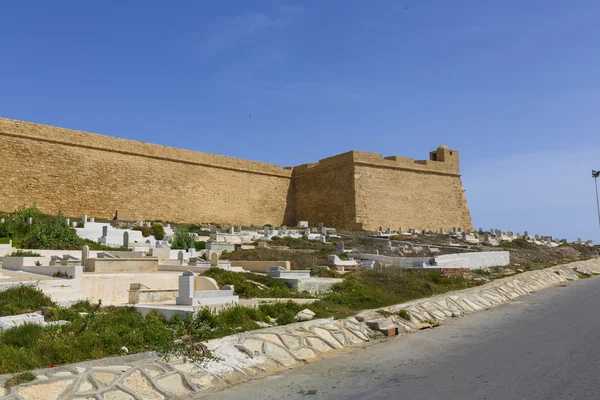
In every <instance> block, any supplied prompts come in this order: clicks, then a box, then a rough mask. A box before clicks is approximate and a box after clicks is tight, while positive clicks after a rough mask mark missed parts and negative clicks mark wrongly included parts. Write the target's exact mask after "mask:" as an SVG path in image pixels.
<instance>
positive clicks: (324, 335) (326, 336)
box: [314, 327, 342, 349]
mask: <svg viewBox="0 0 600 400" xmlns="http://www.w3.org/2000/svg"><path fill="white" fill-rule="evenodd" d="M314 332H315V334H317V335H318V336H319V337H320V338H321V339H323V340H324V341H325V342H327V343H328V344H329V345H330V346H332V347H334V348H336V349H341V348H342V345H341V344H340V342H338V341H337V340H336V339H335V338H334V337H333V335H332V334H331V333H330V332H329V331H328V330H326V329H323V328H320V327H316V328H314Z"/></svg>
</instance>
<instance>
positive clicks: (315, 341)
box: [306, 337, 331, 353]
mask: <svg viewBox="0 0 600 400" xmlns="http://www.w3.org/2000/svg"><path fill="white" fill-rule="evenodd" d="M306 341H307V342H308V344H310V346H311V347H312V348H313V349H315V350H317V351H319V352H321V353H326V352H328V351H329V350H331V347H330V346H329V345H328V344H327V343H325V342H324V341H323V339H321V338H318V337H307V338H306Z"/></svg>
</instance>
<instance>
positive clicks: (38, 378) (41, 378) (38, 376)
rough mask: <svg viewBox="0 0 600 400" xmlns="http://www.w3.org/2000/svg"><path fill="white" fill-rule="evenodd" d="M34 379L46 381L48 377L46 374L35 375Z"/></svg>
mask: <svg viewBox="0 0 600 400" xmlns="http://www.w3.org/2000/svg"><path fill="white" fill-rule="evenodd" d="M35 379H37V380H39V381H47V380H48V379H50V378H48V377H47V376H46V375H36V377H35Z"/></svg>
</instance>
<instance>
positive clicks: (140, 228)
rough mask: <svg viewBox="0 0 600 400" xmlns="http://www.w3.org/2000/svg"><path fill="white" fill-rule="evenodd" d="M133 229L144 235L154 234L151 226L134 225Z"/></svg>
mask: <svg viewBox="0 0 600 400" xmlns="http://www.w3.org/2000/svg"><path fill="white" fill-rule="evenodd" d="M131 230H132V231H140V232H142V236H143V237H148V236H150V235H152V228H150V227H149V226H134V227H133V228H131Z"/></svg>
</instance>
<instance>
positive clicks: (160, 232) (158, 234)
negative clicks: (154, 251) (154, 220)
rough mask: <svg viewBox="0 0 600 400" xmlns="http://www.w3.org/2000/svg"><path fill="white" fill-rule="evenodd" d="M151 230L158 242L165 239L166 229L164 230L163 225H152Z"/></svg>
mask: <svg viewBox="0 0 600 400" xmlns="http://www.w3.org/2000/svg"><path fill="white" fill-rule="evenodd" d="M150 229H151V231H152V235H154V238H155V239H156V240H163V239H164V238H165V228H163V226H162V224H152V227H151V228H150Z"/></svg>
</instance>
